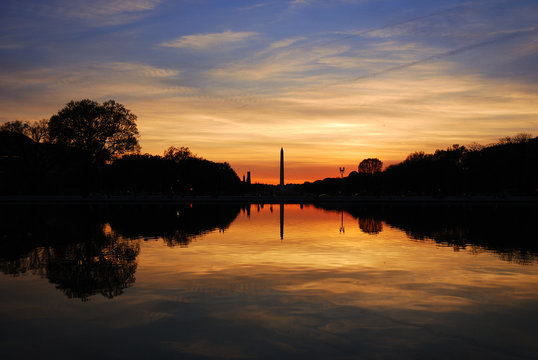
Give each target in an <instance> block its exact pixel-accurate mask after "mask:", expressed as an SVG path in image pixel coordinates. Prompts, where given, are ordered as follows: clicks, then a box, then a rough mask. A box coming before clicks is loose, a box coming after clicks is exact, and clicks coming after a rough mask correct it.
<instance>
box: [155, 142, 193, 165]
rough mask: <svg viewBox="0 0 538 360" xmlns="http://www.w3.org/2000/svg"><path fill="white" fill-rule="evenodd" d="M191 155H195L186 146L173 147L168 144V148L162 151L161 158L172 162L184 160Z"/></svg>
mask: <svg viewBox="0 0 538 360" xmlns="http://www.w3.org/2000/svg"><path fill="white" fill-rule="evenodd" d="M191 157H196V156H195V155H193V154H192V152H191V150H190V149H189V148H188V147H184V146H181V147H178V148H177V147H175V146H170V147H169V148H168V149H166V150H165V151H164V156H163V158H164V159H166V160H172V161H174V162H176V163H177V162H180V161H181V160H185V159H188V158H191Z"/></svg>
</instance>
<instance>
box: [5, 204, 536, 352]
mask: <svg viewBox="0 0 538 360" xmlns="http://www.w3.org/2000/svg"><path fill="white" fill-rule="evenodd" d="M535 210H536V209H535V208H533V207H510V206H503V207H498V206H484V207H477V206H474V207H465V206H451V207H447V206H438V207H435V206H377V207H347V208H342V207H332V208H318V207H314V206H306V205H305V206H300V205H283V206H280V205H249V206H242V205H196V204H194V205H186V206H152V207H135V206H115V207H89V206H78V207H73V206H69V207H39V206H33V207H11V208H4V209H1V210H0V211H1V215H2V230H1V233H0V236H1V241H2V243H1V247H0V271H1V274H0V316H1V318H2V327H1V330H0V332H1V333H0V334H1V337H0V338H1V340H0V341H1V344H0V348H1V349H2V354H4V355H3V356H2V357H3V358H33V357H36V358H51V359H52V358H55V359H68V358H69V359H72V358H82V359H86V358H87V359H90V358H96V357H98V358H112V359H124V358H125V359H127V358H129V359H146V358H165V359H166V358H171V359H172V358H173V359H176V358H182V359H183V358H185V359H206V358H226V359H229V358H268V359H269V358H271V359H273V358H281V359H285V358H289V359H297V358H305V359H306V358H309V359H310V358H314V359H328V358H331V359H356V358H366V359H369V358H372V359H378V358H381V359H384V358H387V359H396V358H432V357H433V358H441V359H443V358H446V359H450V358H484V359H485V358H487V359H532V358H536V357H537V355H538V344H537V342H536V338H538V267H537V266H536V265H537V264H538V255H537V254H538V250H537V248H538V246H537V244H536V241H535V238H536V222H535V221H534V218H535V215H536V211H535Z"/></svg>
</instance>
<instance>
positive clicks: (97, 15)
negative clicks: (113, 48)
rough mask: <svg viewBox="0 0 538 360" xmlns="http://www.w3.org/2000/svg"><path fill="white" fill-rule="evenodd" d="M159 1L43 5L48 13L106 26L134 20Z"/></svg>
mask: <svg viewBox="0 0 538 360" xmlns="http://www.w3.org/2000/svg"><path fill="white" fill-rule="evenodd" d="M161 2H162V0H93V1H86V0H58V1H56V2H52V3H49V4H45V5H43V6H44V8H45V9H46V10H47V12H48V13H49V15H56V16H61V17H66V18H75V19H82V20H85V21H86V22H87V24H89V25H96V26H108V25H119V24H123V23H127V22H132V21H135V20H137V19H139V18H140V16H142V15H143V14H144V13H145V12H148V11H150V10H153V9H154V8H155V7H157V6H158V5H159V4H160V3H161Z"/></svg>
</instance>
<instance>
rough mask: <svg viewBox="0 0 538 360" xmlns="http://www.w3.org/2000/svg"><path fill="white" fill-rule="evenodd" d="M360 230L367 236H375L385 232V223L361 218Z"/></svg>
mask: <svg viewBox="0 0 538 360" xmlns="http://www.w3.org/2000/svg"><path fill="white" fill-rule="evenodd" d="M359 228H360V229H361V230H362V231H363V232H364V233H366V234H370V235H375V234H379V233H380V232H381V231H383V223H382V222H381V221H380V220H378V219H376V218H374V217H360V218H359Z"/></svg>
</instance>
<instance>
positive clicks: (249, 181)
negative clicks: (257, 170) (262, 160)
mask: <svg viewBox="0 0 538 360" xmlns="http://www.w3.org/2000/svg"><path fill="white" fill-rule="evenodd" d="M247 184H249V185H250V184H251V180H250V171H247Z"/></svg>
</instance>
